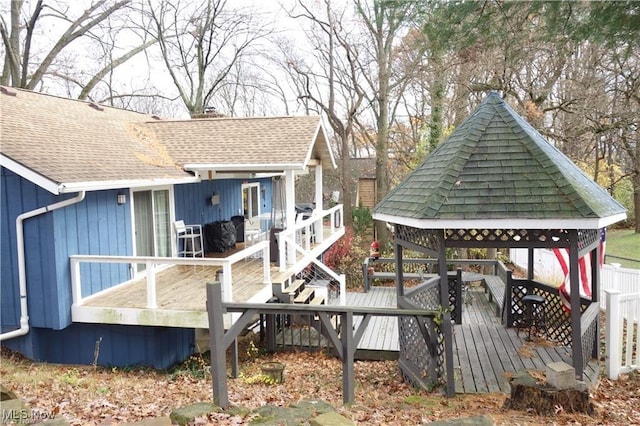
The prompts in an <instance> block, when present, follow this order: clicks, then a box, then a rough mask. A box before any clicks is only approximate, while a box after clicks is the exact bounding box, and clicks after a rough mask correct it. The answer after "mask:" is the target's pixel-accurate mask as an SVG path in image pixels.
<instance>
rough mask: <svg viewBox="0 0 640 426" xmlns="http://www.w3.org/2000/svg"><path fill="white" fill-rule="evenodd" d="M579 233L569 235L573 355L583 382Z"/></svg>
mask: <svg viewBox="0 0 640 426" xmlns="http://www.w3.org/2000/svg"><path fill="white" fill-rule="evenodd" d="M578 259H579V253H578V231H577V230H575V229H572V230H571V231H570V233H569V283H570V288H571V295H570V296H571V297H570V299H571V300H570V302H571V342H572V343H571V355H572V358H573V367H574V368H575V370H576V378H578V379H579V380H582V373H583V372H584V361H583V357H582V328H581V325H580V317H581V310H580V271H579V265H578Z"/></svg>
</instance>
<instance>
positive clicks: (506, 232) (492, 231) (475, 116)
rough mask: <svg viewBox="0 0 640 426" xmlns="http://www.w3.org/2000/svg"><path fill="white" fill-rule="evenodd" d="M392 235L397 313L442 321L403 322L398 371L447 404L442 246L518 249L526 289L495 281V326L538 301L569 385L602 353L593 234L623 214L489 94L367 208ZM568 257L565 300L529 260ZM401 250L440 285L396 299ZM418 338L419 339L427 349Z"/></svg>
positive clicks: (446, 284) (452, 302)
mask: <svg viewBox="0 0 640 426" xmlns="http://www.w3.org/2000/svg"><path fill="white" fill-rule="evenodd" d="M373 217H374V219H376V220H382V221H385V222H388V223H390V224H392V225H393V226H394V229H395V257H396V271H398V272H397V274H398V276H397V287H398V289H397V290H398V307H399V308H407V309H411V308H423V309H438V310H440V312H442V321H436V322H435V323H434V324H430V325H429V324H420V323H417V322H416V320H415V319H401V320H400V321H399V327H400V336H401V337H400V338H401V342H400V359H399V361H400V365H401V368H402V370H403V374H404V375H405V377H407V378H408V379H410V380H411V381H414V382H419V383H418V384H420V382H422V383H421V384H423V385H425V383H426V381H427V380H426V379H427V378H428V377H427V376H430V379H431V380H433V379H434V378H436V379H438V380H441V381H444V382H446V384H447V393H448V394H450V395H451V394H453V374H454V372H453V367H452V363H453V362H452V359H453V358H452V357H453V355H452V350H453V349H452V343H451V339H452V324H451V318H452V314H451V312H452V310H455V309H456V306H460V304H461V300H460V297H459V295H460V291H459V290H456V288H454V287H452V286H456V285H458V286H459V285H460V283H457V284H456V283H453V284H451V280H450V279H448V278H447V276H448V274H447V258H446V249H448V248H503V249H508V248H526V249H528V253H529V265H530V267H529V270H528V276H527V278H526V279H514V278H513V277H512V276H511V274H507V276H505V277H504V280H503V281H504V286H505V292H504V300H503V303H504V305H503V313H502V316H503V324H504V326H506V327H514V326H517V325H518V324H520V323H521V320H522V316H523V315H524V313H525V305H524V303H523V300H522V299H523V297H524V296H526V295H541V296H544V298H545V300H546V303H545V307H544V310H545V313H546V321H547V324H546V326H547V328H548V332H549V334H550V335H552V336H553V337H554V339H556V340H558V341H561V342H562V343H563V344H565V345H566V346H569V347H570V348H571V354H572V360H573V367H574V368H575V372H576V378H577V379H579V380H581V379H582V378H583V377H582V376H583V373H584V369H585V365H586V364H587V363H588V362H589V361H590V360H591V359H592V358H597V356H598V350H599V344H598V343H599V315H598V313H599V310H600V308H599V301H598V295H599V276H600V274H599V270H600V263H599V261H598V260H599V259H600V250H601V245H600V242H601V233H602V230H603V229H604V228H606V227H607V226H609V225H611V224H613V223H616V222H618V221H621V220H623V219H625V218H626V211H625V208H624V207H623V206H622V205H620V204H619V203H618V202H617V201H615V200H614V199H613V198H612V197H611V196H610V195H609V194H608V193H607V192H606V191H605V190H603V189H602V188H601V187H600V186H599V185H597V184H596V183H595V182H593V181H592V180H591V179H590V178H589V177H588V176H587V175H586V174H584V173H583V172H582V171H581V170H580V169H579V168H578V167H577V166H576V165H575V164H573V163H572V162H571V160H569V159H568V158H567V157H566V156H565V155H564V154H562V153H561V152H560V151H559V150H558V149H557V148H555V147H554V146H553V145H552V144H551V143H549V142H548V141H547V140H545V138H544V137H543V136H542V135H541V134H540V133H538V132H537V131H536V130H535V129H534V128H533V127H532V126H531V125H529V124H528V123H527V122H526V121H525V120H524V119H523V118H522V117H520V116H519V115H518V114H517V113H516V112H515V111H514V110H513V109H512V108H511V107H509V105H507V104H506V103H505V102H504V101H503V100H502V99H501V97H500V96H499V95H498V94H497V93H490V94H489V95H488V96H487V97H486V98H485V99H484V100H483V101H482V103H481V104H480V105H479V106H478V108H477V109H476V110H475V111H474V112H473V113H472V114H471V115H470V116H469V117H468V118H467V119H466V120H465V121H464V122H463V123H462V124H461V125H460V126H459V127H458V128H457V129H456V130H455V131H454V132H453V133H452V134H451V135H450V136H449V137H448V138H447V139H446V140H445V141H444V142H442V143H441V144H440V145H439V146H438V147H437V148H436V149H435V150H434V151H433V152H432V153H431V154H430V155H429V156H428V157H427V158H426V160H425V161H424V162H423V163H422V164H421V165H420V166H419V167H417V168H416V170H414V171H413V172H412V173H411V174H410V175H409V176H407V177H406V178H405V179H404V181H402V182H401V183H400V184H399V185H398V186H397V187H395V188H394V189H393V190H392V191H390V192H389V193H388V194H387V196H386V197H385V198H384V199H382V200H381V201H380V202H379V203H378V204H377V206H376V207H375V209H374V213H373ZM534 248H549V249H554V248H555V249H561V250H566V252H567V253H568V259H569V262H568V269H569V272H568V279H569V282H570V291H569V297H568V305H567V304H565V305H563V303H561V292H560V290H559V289H558V288H557V287H556V286H551V285H549V284H546V283H542V282H538V281H536V280H535V279H534V273H533V268H532V266H531V265H533V264H534V262H533V250H534ZM403 250H412V251H414V252H419V253H421V254H422V255H425V256H426V257H430V258H433V259H436V264H437V271H435V272H436V273H437V277H438V278H437V279H436V280H435V281H433V282H432V283H427V282H425V283H423V284H422V285H420V286H418V287H416V288H411V289H410V290H409V289H405V288H404V286H403V277H402V274H403V273H402V271H403V262H404V261H405V259H403V256H404V255H403ZM583 256H590V257H591V262H590V264H591V268H592V270H591V276H592V279H591V298H590V299H589V298H585V297H581V292H580V270H579V268H580V265H579V264H580V263H581V262H579V259H580V258H582V257H583ZM420 336H424V339H423V338H422V337H420Z"/></svg>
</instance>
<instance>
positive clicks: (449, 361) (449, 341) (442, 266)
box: [438, 231, 456, 397]
mask: <svg viewBox="0 0 640 426" xmlns="http://www.w3.org/2000/svg"><path fill="white" fill-rule="evenodd" d="M438 274H439V275H440V304H441V305H442V309H443V310H444V311H443V314H442V324H441V325H440V327H442V334H443V335H444V365H445V371H446V376H445V377H446V378H447V386H446V394H447V396H448V397H452V396H454V395H455V393H456V388H455V380H454V374H455V373H454V370H453V329H452V326H451V313H450V312H449V310H448V309H447V308H448V307H449V282H448V277H447V252H446V240H445V238H444V231H442V232H441V233H440V234H439V235H438Z"/></svg>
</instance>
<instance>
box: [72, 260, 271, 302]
mask: <svg viewBox="0 0 640 426" xmlns="http://www.w3.org/2000/svg"><path fill="white" fill-rule="evenodd" d="M220 269H221V268H220V267H219V266H194V265H176V266H173V267H170V268H167V269H165V270H163V271H160V272H158V273H157V275H156V289H157V303H158V308H160V309H172V310H185V311H206V309H207V307H206V283H207V282H212V281H215V279H216V273H217V272H218V271H219V270H220ZM272 269H274V270H277V268H275V267H272ZM258 271H260V272H262V262H261V261H259V260H257V259H251V260H247V261H246V262H238V263H236V264H234V265H233V267H232V273H233V276H234V280H233V298H234V300H235V301H238V302H247V301H249V300H250V299H251V297H252V296H254V295H255V294H257V293H259V292H260V291H261V290H262V289H263V288H264V287H265V284H264V283H262V275H259V273H258ZM146 292H147V290H146V282H145V280H144V279H143V278H142V279H138V280H135V281H132V282H130V283H127V284H123V285H121V286H119V287H118V288H117V290H114V291H108V292H105V293H103V294H101V295H97V296H95V297H92V298H90V299H88V300H87V301H86V302H85V303H84V304H83V305H84V306H92V307H118V308H134V309H144V308H146V304H147V298H146Z"/></svg>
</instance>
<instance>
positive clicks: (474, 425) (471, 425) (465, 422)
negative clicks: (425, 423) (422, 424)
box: [429, 416, 495, 426]
mask: <svg viewBox="0 0 640 426" xmlns="http://www.w3.org/2000/svg"><path fill="white" fill-rule="evenodd" d="M429 424H430V425H436V426H438V425H440V426H493V425H495V422H494V421H493V420H492V419H491V417H489V416H472V417H461V418H457V419H444V420H437V421H435V422H431V423H429Z"/></svg>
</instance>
